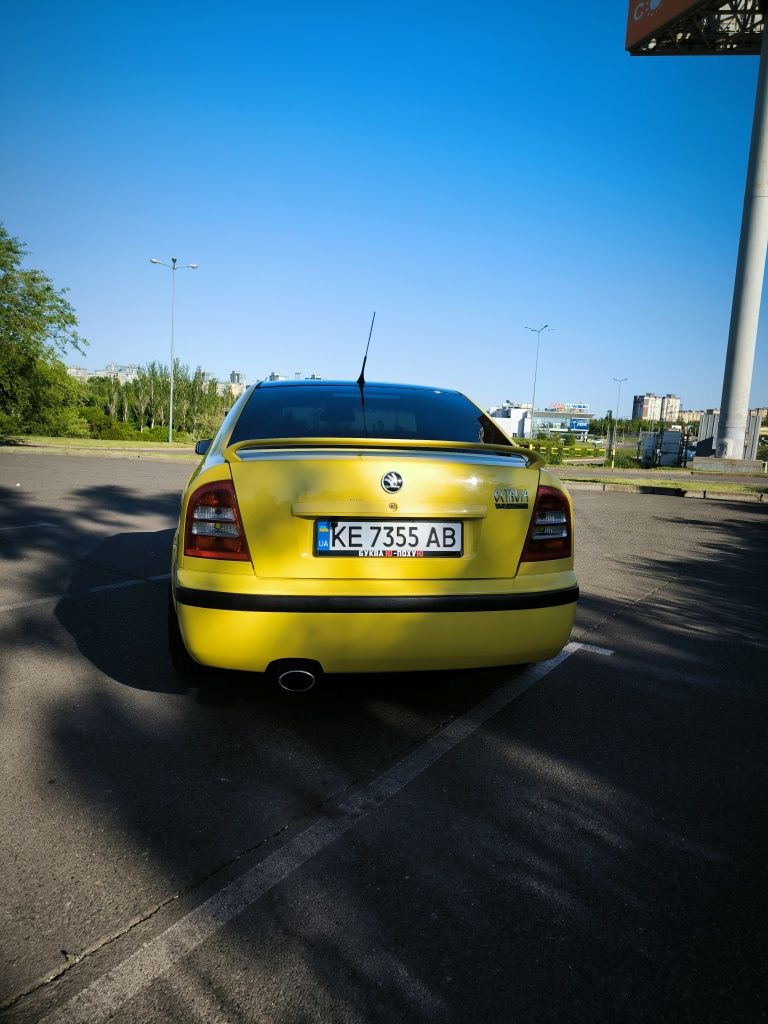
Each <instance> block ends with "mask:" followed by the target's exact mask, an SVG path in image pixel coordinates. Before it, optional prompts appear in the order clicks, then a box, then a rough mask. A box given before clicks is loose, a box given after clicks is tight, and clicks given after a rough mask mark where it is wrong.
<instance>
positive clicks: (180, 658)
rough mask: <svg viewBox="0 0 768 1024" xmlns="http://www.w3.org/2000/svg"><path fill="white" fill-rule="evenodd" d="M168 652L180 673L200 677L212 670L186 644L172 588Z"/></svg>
mask: <svg viewBox="0 0 768 1024" xmlns="http://www.w3.org/2000/svg"><path fill="white" fill-rule="evenodd" d="M168 653H169V654H170V656H171V661H172V663H173V667H174V668H175V669H176V671H177V672H178V673H179V674H180V675H183V676H189V677H197V678H200V677H201V676H207V675H208V674H209V672H210V669H208V668H206V666H205V665H201V664H200V662H198V661H195V659H194V658H193V657H192V655H191V654H190V653H189V651H188V650H187V648H186V647H185V646H184V640H183V638H182V635H181V630H180V629H179V620H178V617H177V615H176V609H175V607H174V605H173V596H172V594H171V591H170V588H169V590H168Z"/></svg>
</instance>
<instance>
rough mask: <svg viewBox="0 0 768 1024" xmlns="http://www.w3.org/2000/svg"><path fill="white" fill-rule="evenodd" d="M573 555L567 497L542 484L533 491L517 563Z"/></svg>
mask: <svg viewBox="0 0 768 1024" xmlns="http://www.w3.org/2000/svg"><path fill="white" fill-rule="evenodd" d="M572 552H573V526H572V523H571V507H570V505H569V503H568V498H567V497H566V496H565V494H564V493H563V492H562V491H559V490H557V488H555V487H545V486H544V485H541V486H540V487H539V489H538V491H537V492H536V502H535V504H534V506H533V515H532V516H531V525H530V526H529V527H528V536H527V537H526V540H525V547H524V548H523V554H522V557H521V559H520V561H521V562H543V561H546V560H547V559H550V558H570V557H571V554H572Z"/></svg>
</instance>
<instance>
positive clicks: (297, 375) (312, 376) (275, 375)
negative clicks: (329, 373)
mask: <svg viewBox="0 0 768 1024" xmlns="http://www.w3.org/2000/svg"><path fill="white" fill-rule="evenodd" d="M293 379H294V380H322V379H323V378H322V377H321V376H320V374H319V373H310V375H309V376H308V377H306V376H305V375H304V374H303V373H302V372H301V370H296V371H295V373H294V375H293ZM267 380H288V378H287V377H286V376H285V374H284V373H275V372H274V371H273V372H272V373H270V375H269V376H268V377H267Z"/></svg>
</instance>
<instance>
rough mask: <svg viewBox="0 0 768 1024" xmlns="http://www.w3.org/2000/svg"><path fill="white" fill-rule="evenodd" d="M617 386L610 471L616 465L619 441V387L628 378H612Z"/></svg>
mask: <svg viewBox="0 0 768 1024" xmlns="http://www.w3.org/2000/svg"><path fill="white" fill-rule="evenodd" d="M613 379H614V380H615V381H616V383H617V384H618V385H619V393H618V394H617V395H616V418H615V419H614V421H613V446H612V448H611V469H613V467H614V466H615V464H616V444H617V443H618V440H619V402H621V385H622V384H624V383H625V382H626V381H628V380H629V377H614V378H613Z"/></svg>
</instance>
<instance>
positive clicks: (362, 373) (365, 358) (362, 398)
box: [357, 309, 376, 437]
mask: <svg viewBox="0 0 768 1024" xmlns="http://www.w3.org/2000/svg"><path fill="white" fill-rule="evenodd" d="M375 319H376V310H375V309H374V311H373V316H372V317H371V329H370V331H368V344H367V345H366V346H365V355H364V356H363V368H362V370H361V371H360V376H359V377H358V378H357V386H358V387H359V388H360V404H361V405H362V407H363V433H364V434H365V436H366V437H368V421H367V420H366V418H365V364H366V363H367V362H368V349H369V348H370V347H371V335H372V334H373V321H374V320H375Z"/></svg>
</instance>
